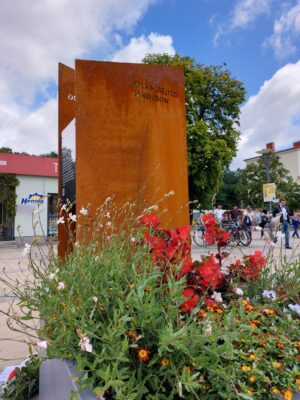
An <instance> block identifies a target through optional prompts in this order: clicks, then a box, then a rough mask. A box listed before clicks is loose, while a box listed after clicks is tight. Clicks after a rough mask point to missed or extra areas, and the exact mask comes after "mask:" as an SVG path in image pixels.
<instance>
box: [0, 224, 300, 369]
mask: <svg viewBox="0 0 300 400" xmlns="http://www.w3.org/2000/svg"><path fill="white" fill-rule="evenodd" d="M280 241H281V240H280ZM280 241H279V243H278V244H277V245H276V247H275V248H273V247H271V246H270V245H266V241H265V240H260V232H253V241H252V243H251V245H250V246H249V247H238V248H226V251H230V256H229V257H231V258H232V259H234V258H241V257H242V256H243V255H247V254H251V253H253V252H254V251H255V250H261V251H263V252H264V254H267V253H268V252H271V253H272V255H273V256H274V258H275V259H276V260H279V259H280V258H281V257H287V260H292V259H295V258H298V257H299V256H300V240H299V239H293V240H292V239H291V245H292V247H293V250H286V249H284V246H283V243H280ZM22 250H23V249H20V248H18V249H13V248H12V249H11V248H0V276H1V277H3V268H5V269H6V273H7V275H8V277H10V278H16V277H20V279H22V276H23V274H24V272H25V273H26V271H27V270H28V261H27V258H26V257H24V256H22ZM42 250H43V251H44V252H45V253H46V252H47V249H46V247H42ZM215 252H216V247H215V246H208V247H203V248H199V247H197V246H196V245H195V244H193V245H192V255H193V258H194V259H199V258H200V257H201V256H202V255H205V254H208V253H215ZM12 300H13V297H12V294H11V293H10V292H9V291H8V292H7V291H6V293H5V291H4V286H3V284H2V283H1V282H0V310H7V308H8V307H9V302H11V301H12ZM27 339H28V338H26V337H25V336H24V334H22V333H19V332H13V331H11V330H10V329H9V328H8V327H7V324H6V317H5V316H4V315H3V314H0V371H1V370H2V368H3V367H4V366H6V365H17V364H19V363H20V362H21V361H22V360H23V359H24V358H25V357H26V356H27V355H28V346H27V344H25V343H24V341H25V340H27Z"/></svg>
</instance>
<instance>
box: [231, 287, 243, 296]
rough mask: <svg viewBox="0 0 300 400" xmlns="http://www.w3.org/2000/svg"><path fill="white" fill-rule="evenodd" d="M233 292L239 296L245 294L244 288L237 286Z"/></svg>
mask: <svg viewBox="0 0 300 400" xmlns="http://www.w3.org/2000/svg"><path fill="white" fill-rule="evenodd" d="M233 292H234V293H235V294H237V295H238V296H244V292H243V290H242V289H241V288H238V287H237V288H235V289H233Z"/></svg>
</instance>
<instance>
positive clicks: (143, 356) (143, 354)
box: [137, 348, 151, 362]
mask: <svg viewBox="0 0 300 400" xmlns="http://www.w3.org/2000/svg"><path fill="white" fill-rule="evenodd" d="M137 354H138V358H139V360H140V361H143V362H145V361H147V360H148V358H149V355H150V354H151V353H150V351H149V350H147V349H146V348H140V349H138V351H137Z"/></svg>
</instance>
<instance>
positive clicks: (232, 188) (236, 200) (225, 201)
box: [216, 168, 241, 209]
mask: <svg viewBox="0 0 300 400" xmlns="http://www.w3.org/2000/svg"><path fill="white" fill-rule="evenodd" d="M240 173H241V172H240V169H238V170H237V171H231V170H230V169H229V168H225V170H224V171H223V174H222V180H221V185H220V190H219V193H218V194H217V197H216V198H217V201H216V204H222V205H223V208H226V209H230V208H232V206H233V205H234V204H237V205H240V202H241V197H240V193H239V191H238V184H239V180H240Z"/></svg>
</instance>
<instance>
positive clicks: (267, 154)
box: [256, 149, 272, 214]
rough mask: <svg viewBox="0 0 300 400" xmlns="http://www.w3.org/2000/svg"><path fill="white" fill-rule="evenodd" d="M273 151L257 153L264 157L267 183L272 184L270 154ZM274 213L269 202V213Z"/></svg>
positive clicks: (262, 150) (263, 150) (259, 151)
mask: <svg viewBox="0 0 300 400" xmlns="http://www.w3.org/2000/svg"><path fill="white" fill-rule="evenodd" d="M271 152H272V150H269V149H261V150H258V151H256V153H257V154H259V155H262V157H263V160H264V163H265V166H266V183H270V153H271ZM271 212H272V203H271V201H270V202H269V213H270V214H271Z"/></svg>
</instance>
